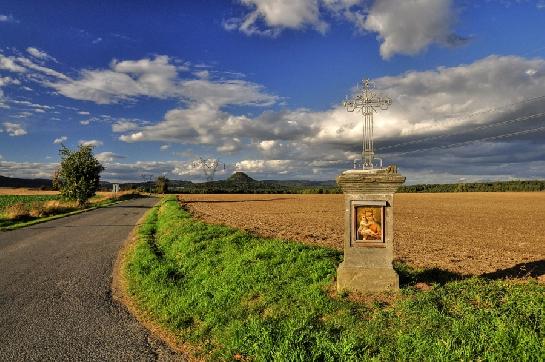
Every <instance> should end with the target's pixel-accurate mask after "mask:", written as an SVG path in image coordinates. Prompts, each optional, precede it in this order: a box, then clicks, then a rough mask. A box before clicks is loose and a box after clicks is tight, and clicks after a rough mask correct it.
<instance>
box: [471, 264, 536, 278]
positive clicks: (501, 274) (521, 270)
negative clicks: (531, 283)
mask: <svg viewBox="0 0 545 362" xmlns="http://www.w3.org/2000/svg"><path fill="white" fill-rule="evenodd" d="M542 275H545V260H536V261H530V262H527V263H520V264H517V265H515V266H512V267H510V268H507V269H500V270H496V271H495V272H492V273H486V274H482V275H481V277H482V278H485V279H514V278H537V277H540V276H542Z"/></svg>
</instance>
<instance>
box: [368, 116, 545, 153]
mask: <svg viewBox="0 0 545 362" xmlns="http://www.w3.org/2000/svg"><path fill="white" fill-rule="evenodd" d="M542 116H545V112H541V113H536V114H531V115H528V116H523V117H518V118H513V119H508V120H506V121H502V122H496V123H491V124H487V125H483V126H479V127H475V128H472V129H471V130H464V131H461V132H454V133H449V134H442V135H437V136H431V137H425V138H420V139H417V140H414V141H407V142H402V143H397V144H395V145H390V146H384V147H380V148H378V149H377V151H383V150H389V149H392V148H397V147H401V146H408V145H413V144H417V143H422V142H426V141H433V140H437V139H441V138H446V137H450V136H456V135H461V134H465V133H468V132H474V131H479V130H483V129H489V128H494V127H499V126H505V125H508V124H512V123H517V122H522V121H527V120H529V119H534V118H538V117H542Z"/></svg>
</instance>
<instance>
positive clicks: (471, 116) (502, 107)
mask: <svg viewBox="0 0 545 362" xmlns="http://www.w3.org/2000/svg"><path fill="white" fill-rule="evenodd" d="M541 99H545V95H542V96H537V97H533V98H525V99H522V100H520V101H517V102H513V103H509V104H505V105H503V106H498V107H493V108H488V109H485V110H482V111H478V112H474V113H468V114H464V113H453V114H449V115H446V116H445V117H446V118H452V117H459V116H463V117H460V119H469V118H473V117H475V116H478V115H481V114H486V113H494V112H498V111H499V110H501V109H504V108H509V107H512V106H516V105H520V104H525V103H531V102H535V101H538V100H541ZM433 128H434V127H433V126H430V127H422V128H420V129H419V130H429V129H433ZM399 145H403V144H399ZM395 146H397V145H392V146H388V148H393V147H395ZM381 149H385V148H381Z"/></svg>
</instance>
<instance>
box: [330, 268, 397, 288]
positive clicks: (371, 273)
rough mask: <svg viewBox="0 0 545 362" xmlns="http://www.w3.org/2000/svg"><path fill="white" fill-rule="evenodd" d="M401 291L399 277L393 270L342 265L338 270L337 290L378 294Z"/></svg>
mask: <svg viewBox="0 0 545 362" xmlns="http://www.w3.org/2000/svg"><path fill="white" fill-rule="evenodd" d="M398 289H399V276H398V275H397V273H396V272H395V271H394V269H393V268H391V267H390V268H363V267H353V266H352V267H350V266H346V265H345V263H341V264H340V265H339V268H337V290H338V291H342V290H350V291H357V292H362V293H369V292H371V293H377V292H383V291H395V290H398Z"/></svg>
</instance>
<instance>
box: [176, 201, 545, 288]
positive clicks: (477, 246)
mask: <svg viewBox="0 0 545 362" xmlns="http://www.w3.org/2000/svg"><path fill="white" fill-rule="evenodd" d="M180 199H181V200H182V202H183V203H184V204H186V205H187V207H188V208H189V210H190V211H191V212H192V213H193V214H194V215H195V216H197V217H198V218H200V219H202V220H204V221H207V222H211V223H218V224H226V225H230V226H234V227H237V228H241V229H245V230H248V231H251V232H254V233H257V234H260V235H263V236H269V237H278V238H283V239H290V240H296V241H299V242H303V243H308V244H320V245H324V246H327V247H333V248H337V249H339V250H341V249H342V240H343V195H180ZM394 203H395V213H394V217H395V224H394V231H395V257H396V259H398V260H402V261H405V262H406V263H407V264H409V265H410V266H413V267H419V268H439V269H443V270H448V271H451V272H455V273H460V274H464V275H467V274H471V275H483V274H488V273H494V275H493V276H498V277H503V276H505V277H523V276H527V275H532V276H542V275H545V193H541V192H528V193H526V192H513V193H511V192H505V193H436V194H396V195H395V199H394Z"/></svg>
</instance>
